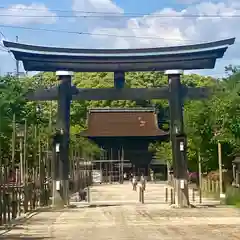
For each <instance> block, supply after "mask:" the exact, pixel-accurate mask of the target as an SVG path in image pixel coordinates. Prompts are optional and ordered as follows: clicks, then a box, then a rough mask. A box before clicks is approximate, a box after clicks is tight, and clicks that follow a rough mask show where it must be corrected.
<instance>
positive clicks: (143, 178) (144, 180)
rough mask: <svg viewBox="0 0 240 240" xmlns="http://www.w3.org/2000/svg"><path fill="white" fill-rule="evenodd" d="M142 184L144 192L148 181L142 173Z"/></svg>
mask: <svg viewBox="0 0 240 240" xmlns="http://www.w3.org/2000/svg"><path fill="white" fill-rule="evenodd" d="M140 182H141V185H142V188H143V191H145V189H146V179H145V176H144V174H143V173H142V175H141V178H140Z"/></svg>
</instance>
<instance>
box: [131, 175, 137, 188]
mask: <svg viewBox="0 0 240 240" xmlns="http://www.w3.org/2000/svg"><path fill="white" fill-rule="evenodd" d="M132 186H133V191H137V178H136V176H135V175H134V176H133V178H132Z"/></svg>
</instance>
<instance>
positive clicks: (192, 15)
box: [0, 6, 240, 18]
mask: <svg viewBox="0 0 240 240" xmlns="http://www.w3.org/2000/svg"><path fill="white" fill-rule="evenodd" d="M0 9H6V10H7V11H16V10H19V11H37V12H45V11H46V9H39V8H19V7H15V8H9V7H7V6H0ZM51 11H52V12H62V13H73V14H74V13H82V14H99V15H62V16H58V17H143V16H146V15H148V16H152V17H161V18H173V17H174V18H182V17H187V18H197V17H203V18H214V17H217V18H239V17H240V14H235V15H232V14H228V15H227V14H178V15H177V14H175V15H173V14H153V13H137V12H125V13H122V14H121V13H116V12H115V13H114V12H100V11H82V10H73V11H71V10H62V9H51ZM106 15H107V16H106ZM1 16H4V15H1ZM5 16H13V17H14V16H16V17H18V15H9V14H7V15H5ZM20 17H26V16H24V15H22V16H20ZM30 17H53V16H52V15H44V16H36V15H34V16H30Z"/></svg>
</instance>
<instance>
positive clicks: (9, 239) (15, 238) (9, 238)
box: [0, 234, 53, 240]
mask: <svg viewBox="0 0 240 240" xmlns="http://www.w3.org/2000/svg"><path fill="white" fill-rule="evenodd" d="M0 239H2V240H5V239H6V240H30V239H31V240H47V239H53V238H52V237H33V236H24V235H22V234H21V235H16V234H11V235H5V236H4V235H3V236H0Z"/></svg>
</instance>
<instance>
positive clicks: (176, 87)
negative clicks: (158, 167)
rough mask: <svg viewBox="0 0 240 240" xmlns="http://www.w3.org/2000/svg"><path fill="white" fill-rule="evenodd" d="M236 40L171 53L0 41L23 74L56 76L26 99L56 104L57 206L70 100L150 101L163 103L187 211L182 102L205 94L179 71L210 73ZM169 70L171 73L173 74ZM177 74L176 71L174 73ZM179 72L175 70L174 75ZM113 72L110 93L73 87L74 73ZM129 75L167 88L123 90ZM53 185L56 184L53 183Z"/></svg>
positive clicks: (179, 195) (64, 174)
mask: <svg viewBox="0 0 240 240" xmlns="http://www.w3.org/2000/svg"><path fill="white" fill-rule="evenodd" d="M234 41H235V38H231V39H226V40H221V41H216V42H209V43H202V44H195V45H186V46H175V47H162V48H143V49H71V48H55V47H42V46H33V45H26V44H20V43H14V42H9V41H4V42H3V44H4V46H5V47H7V48H8V49H9V50H10V51H11V52H12V53H13V55H14V57H15V58H16V60H19V61H22V62H23V65H24V68H25V70H26V71H56V72H57V76H58V78H59V86H58V87H55V88H50V89H42V90H38V91H36V92H34V93H30V94H28V95H27V96H26V98H27V99H28V100H30V101H46V100H47V101H48V100H58V121H57V122H58V128H59V130H61V131H62V134H63V136H62V142H61V146H60V161H61V163H62V164H61V169H60V179H58V180H61V186H62V189H63V195H62V202H63V203H64V204H68V172H69V170H68V165H69V163H68V161H69V156H68V148H69V119H70V104H71V100H149V99H168V100H169V104H170V129H171V140H172V153H173V163H174V177H175V186H176V188H175V191H176V204H177V205H178V206H179V207H187V206H189V197H188V184H187V158H186V136H185V133H184V128H183V109H182V107H183V101H184V99H185V98H190V99H199V98H205V97H207V96H208V95H209V93H210V92H209V90H210V89H208V88H187V87H185V86H183V85H182V84H181V81H180V76H181V74H182V71H183V70H192V69H213V68H214V66H215V62H216V59H217V58H222V57H223V55H224V53H225V51H226V50H227V48H228V46H229V45H232V44H233V43H234ZM172 69H173V70H172ZM174 69H177V70H174ZM179 69H180V70H179ZM69 71H73V72H114V88H102V89H77V88H76V87H75V86H72V83H71V78H72V75H73V73H72V72H69ZM128 71H165V73H166V74H167V75H168V80H169V81H168V86H166V87H163V88H147V89H145V88H142V89H141V88H140V89H139V88H136V89H131V88H130V89H128V88H124V83H125V77H124V73H125V72H128ZM53 180H56V179H53Z"/></svg>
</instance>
